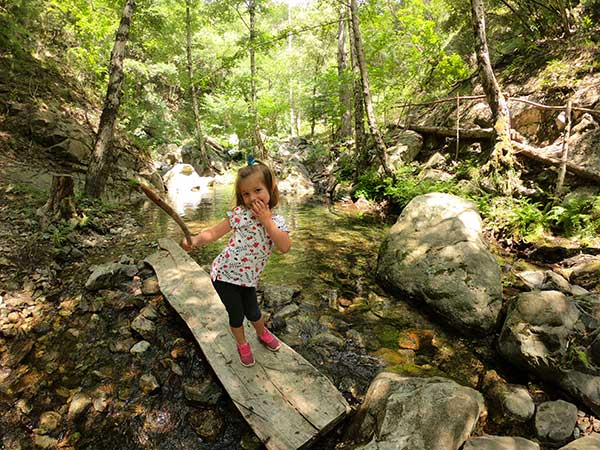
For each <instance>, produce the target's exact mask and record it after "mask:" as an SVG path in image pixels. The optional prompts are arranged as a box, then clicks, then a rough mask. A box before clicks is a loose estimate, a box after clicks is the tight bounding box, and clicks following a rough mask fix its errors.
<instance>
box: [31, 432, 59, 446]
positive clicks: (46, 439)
mask: <svg viewBox="0 0 600 450" xmlns="http://www.w3.org/2000/svg"><path fill="white" fill-rule="evenodd" d="M33 443H34V445H35V446H36V447H37V448H43V449H46V448H48V449H53V448H56V446H57V445H58V439H54V438H52V437H50V436H43V435H42V436H40V435H39V434H34V435H33Z"/></svg>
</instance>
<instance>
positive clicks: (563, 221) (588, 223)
mask: <svg viewBox="0 0 600 450" xmlns="http://www.w3.org/2000/svg"><path fill="white" fill-rule="evenodd" d="M546 218H547V222H548V224H549V225H550V227H551V228H552V229H553V230H556V231H557V232H559V233H561V234H564V235H565V236H567V237H573V236H576V237H579V238H581V239H583V240H587V239H592V238H594V237H595V236H597V234H598V232H599V231H600V197H598V196H591V197H580V196H571V197H568V198H566V199H565V201H563V202H562V204H560V205H557V206H554V207H552V208H551V209H550V211H549V212H548V214H547V216H546Z"/></svg>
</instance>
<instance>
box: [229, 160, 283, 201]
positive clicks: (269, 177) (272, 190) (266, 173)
mask: <svg viewBox="0 0 600 450" xmlns="http://www.w3.org/2000/svg"><path fill="white" fill-rule="evenodd" d="M255 173H258V174H260V175H261V177H262V181H263V183H265V186H266V187H267V189H268V191H269V197H270V198H269V208H271V209H273V208H275V206H277V203H279V189H277V180H276V179H275V174H274V173H273V171H272V170H271V169H270V168H269V166H267V165H266V164H264V163H262V162H260V161H254V162H253V163H252V164H251V165H247V166H244V167H242V168H241V169H240V170H238V173H237V178H236V180H235V206H244V198H243V197H242V192H241V191H240V183H241V182H242V180H243V179H244V178H247V177H249V176H250V175H254V174H255Z"/></svg>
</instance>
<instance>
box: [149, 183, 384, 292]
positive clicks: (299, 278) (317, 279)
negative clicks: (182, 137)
mask: <svg viewBox="0 0 600 450" xmlns="http://www.w3.org/2000/svg"><path fill="white" fill-rule="evenodd" d="M233 197H234V195H233V188H232V186H217V187H216V188H213V189H211V190H210V191H209V192H208V193H207V194H206V195H205V196H204V197H203V198H202V201H201V202H200V203H199V204H198V205H197V206H195V207H192V208H186V209H185V210H184V215H185V221H186V223H187V224H188V227H189V228H190V231H191V232H192V234H195V233H198V232H199V231H201V230H202V229H204V228H207V227H210V226H212V225H214V224H216V223H218V222H219V221H221V220H223V219H224V218H225V217H226V212H227V211H228V210H230V209H231V208H232V207H233V206H234V203H233ZM275 212H277V213H278V214H281V215H283V216H284V217H285V219H286V221H287V224H288V227H289V230H290V237H291V240H292V249H291V250H290V251H289V252H288V253H286V254H280V253H278V252H274V253H273V255H272V256H271V259H270V261H269V263H268V265H267V268H266V269H265V271H264V272H263V274H262V278H261V281H263V282H266V283H272V284H280V285H286V286H292V287H295V288H298V289H299V290H301V291H302V295H303V297H305V298H311V297H314V296H318V295H319V294H322V293H323V292H325V291H327V290H328V289H337V290H338V291H339V292H341V293H342V294H343V295H344V296H347V297H354V296H356V295H357V294H359V293H360V292H358V291H361V289H362V286H363V284H364V283H370V281H368V280H370V279H371V278H372V277H371V276H370V275H371V273H372V272H373V270H374V267H375V264H376V261H377V250H378V248H379V244H380V242H381V240H382V239H383V236H384V234H385V232H386V229H387V225H385V224H384V223H382V222H381V221H378V220H377V219H374V218H373V217H372V216H366V215H363V214H361V213H360V212H358V211H357V210H356V209H351V208H344V207H343V206H342V205H328V204H326V203H323V202H318V201H309V202H299V201H293V200H286V199H285V198H282V200H281V202H280V204H279V205H278V206H277V207H276V208H275ZM154 232H155V234H156V235H157V237H160V236H165V235H166V236H169V237H171V238H173V239H175V240H177V241H181V240H182V239H183V234H182V232H181V231H180V230H179V228H178V227H177V225H176V224H175V223H174V222H173V220H171V219H170V218H169V217H168V216H167V215H166V214H164V213H161V214H160V216H159V217H157V220H156V221H155V222H154ZM227 238H228V236H225V237H223V238H221V239H220V240H218V241H216V242H213V243H211V244H208V245H207V246H205V247H203V248H199V249H196V250H194V251H193V252H192V253H191V254H192V256H193V257H194V259H195V260H196V261H197V262H198V263H199V264H200V265H203V264H210V263H211V262H212V260H213V258H214V257H215V256H216V255H217V254H219V252H220V251H221V250H222V249H223V248H224V246H225V245H226V243H227ZM357 283H359V284H360V285H361V288H359V289H357V286H356V285H357Z"/></svg>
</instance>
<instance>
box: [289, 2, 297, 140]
mask: <svg viewBox="0 0 600 450" xmlns="http://www.w3.org/2000/svg"><path fill="white" fill-rule="evenodd" d="M288 29H289V31H288V58H289V59H288V60H289V61H290V62H291V61H292V52H293V48H292V4H291V3H288ZM289 75H290V82H289V91H290V93H289V94H290V136H292V137H295V136H296V127H295V125H296V114H295V113H294V66H293V64H290V67H289Z"/></svg>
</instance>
